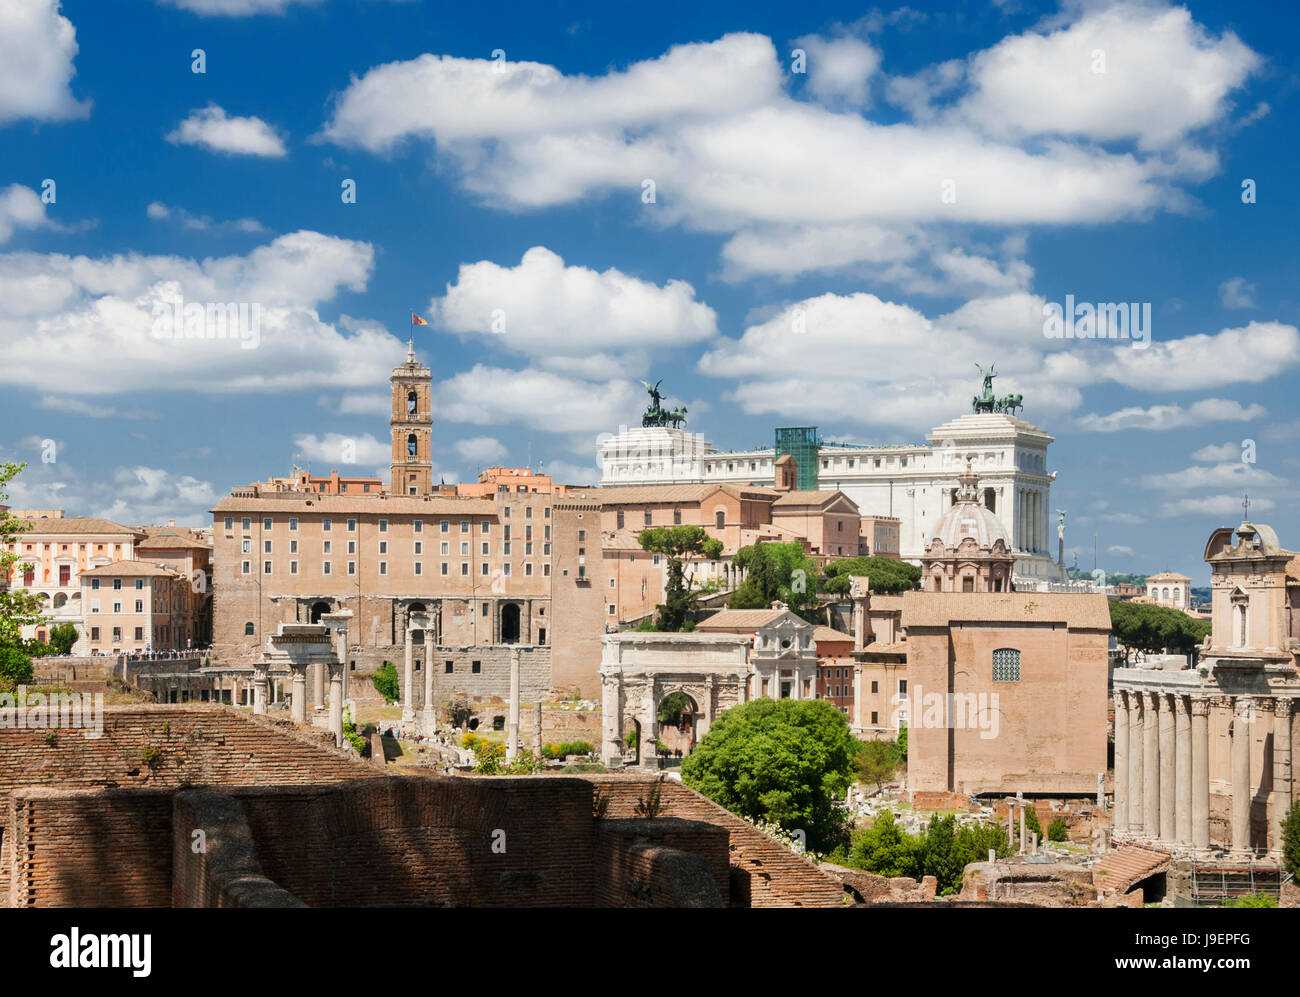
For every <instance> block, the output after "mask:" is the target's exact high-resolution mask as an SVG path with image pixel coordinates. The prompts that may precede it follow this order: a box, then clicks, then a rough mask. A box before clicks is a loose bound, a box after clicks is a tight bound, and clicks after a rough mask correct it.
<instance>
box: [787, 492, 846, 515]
mask: <svg viewBox="0 0 1300 997" xmlns="http://www.w3.org/2000/svg"><path fill="white" fill-rule="evenodd" d="M841 498H842V499H843V500H844V501H845V502H847V503H848V504H849V505H851V506H853V509H854V511H855V512H856V511H857V508H858V506H857V503H856V502H854V501H853V500H852V499H851V498H849V497H848V496H847V495H845V494H844V493H843V492H841V491H823V490H819V489H805V490H803V491H793V492H784V493H782V495H781V497H780V498H778V499H777V500H776V501H775V502H773V503H772V505H773V506H774V507H776V508H788V507H790V506H814V507H816V508H819V509H824V508H825V507H826V506H828V505H830V504H832V503H833V502H836V501H838V500H839V499H841Z"/></svg>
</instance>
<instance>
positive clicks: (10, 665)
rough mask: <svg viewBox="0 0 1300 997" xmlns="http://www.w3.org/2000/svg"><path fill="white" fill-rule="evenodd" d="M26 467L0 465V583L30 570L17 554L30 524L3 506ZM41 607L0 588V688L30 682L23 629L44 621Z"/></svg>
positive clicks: (17, 591)
mask: <svg viewBox="0 0 1300 997" xmlns="http://www.w3.org/2000/svg"><path fill="white" fill-rule="evenodd" d="M26 466H27V465H26V464H14V463H11V462H5V463H4V464H0V582H11V581H12V580H13V577H14V576H15V575H21V574H22V573H23V572H25V571H29V570H31V569H32V565H31V564H29V563H27V562H24V561H23V560H22V558H21V557H20V556H19V555H18V538H19V536H20V534H22V533H24V532H26V531H27V530H30V529H31V528H32V523H31V522H30V521H28V520H23V519H18V518H17V517H15V516H12V515H10V513H9V510H8V508H7V507H6V506H5V505H4V503H5V500H6V499H8V498H9V494H8V490H7V489H8V486H9V482H11V481H12V480H13V479H14V478H16V477H17V476H18V475H19V474H20V473H21V472H22V470H23V468H24V467H26ZM41 608H42V607H41V600H40V598H39V597H38V596H36V595H35V594H33V593H31V592H29V591H27V589H25V588H15V587H12V586H11V585H4V586H0V685H3V686H5V687H6V688H12V687H13V685H14V684H17V683H21V682H29V681H31V677H32V661H31V655H30V654H29V653H28V652H27V651H26V649H25V648H24V644H23V638H22V628H23V627H25V626H31V625H34V624H37V623H40V622H42V621H43V619H44V617H43V616H42V615H41Z"/></svg>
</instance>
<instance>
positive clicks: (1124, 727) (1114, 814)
mask: <svg viewBox="0 0 1300 997" xmlns="http://www.w3.org/2000/svg"><path fill="white" fill-rule="evenodd" d="M1111 826H1112V827H1113V828H1114V829H1115V830H1116V831H1126V830H1127V829H1128V693H1126V692H1124V691H1123V690H1121V689H1116V690H1115V806H1114V808H1113V809H1112V811H1111Z"/></svg>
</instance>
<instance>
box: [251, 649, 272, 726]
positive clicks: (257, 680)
mask: <svg viewBox="0 0 1300 997" xmlns="http://www.w3.org/2000/svg"><path fill="white" fill-rule="evenodd" d="M269 679H270V675H269V674H268V670H267V666H266V662H264V661H259V662H254V664H253V712H254V713H258V714H262V715H265V714H266V699H267V686H268V682H269Z"/></svg>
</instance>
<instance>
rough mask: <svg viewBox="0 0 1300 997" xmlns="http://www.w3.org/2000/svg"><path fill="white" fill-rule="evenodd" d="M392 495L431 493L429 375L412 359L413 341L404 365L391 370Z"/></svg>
mask: <svg viewBox="0 0 1300 997" xmlns="http://www.w3.org/2000/svg"><path fill="white" fill-rule="evenodd" d="M388 380H389V383H390V384H392V386H393V417H392V419H390V420H389V425H390V426H391V427H392V431H393V460H392V465H391V473H392V477H391V479H390V484H389V489H390V491H391V492H392V494H393V495H408V496H409V495H428V494H429V493H430V492H432V491H433V461H432V459H431V458H430V446H431V444H432V436H433V408H432V406H433V400H432V391H433V374H432V372H431V371H430V370H429V368H428V367H426V366H424V364H422V363H420V362H419V361H418V360H416V359H415V342H414V340H412V341H411V342H409V343H408V344H407V350H406V362H405V363H404V364H402V365H401V366H399V367H394V368H393V374H392V376H391V377H390V378H389V379H388Z"/></svg>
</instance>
